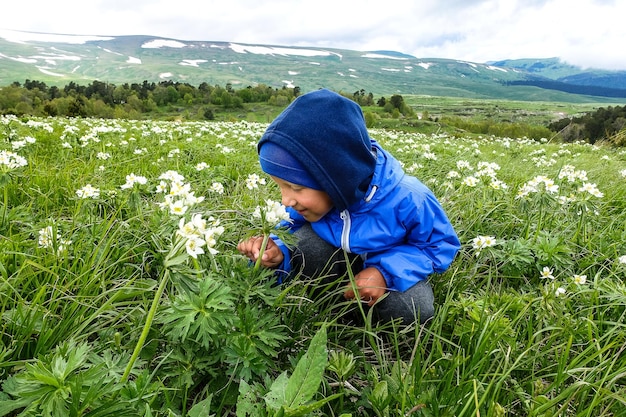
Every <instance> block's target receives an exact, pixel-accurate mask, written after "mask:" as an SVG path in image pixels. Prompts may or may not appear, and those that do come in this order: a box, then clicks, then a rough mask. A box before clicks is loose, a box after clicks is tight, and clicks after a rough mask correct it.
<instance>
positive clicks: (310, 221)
mask: <svg viewBox="0 0 626 417" xmlns="http://www.w3.org/2000/svg"><path fill="white" fill-rule="evenodd" d="M258 152H259V161H260V163H261V168H262V169H263V171H264V172H265V173H267V174H269V175H270V176H271V178H272V180H274V181H275V182H276V183H277V184H278V186H279V188H280V193H281V196H282V204H283V205H285V206H286V207H287V211H288V213H289V215H290V217H291V219H292V222H291V223H286V222H284V223H283V224H282V225H283V226H288V227H289V228H290V231H292V232H293V233H294V235H295V236H296V238H297V243H296V244H295V247H294V248H288V247H287V246H285V245H284V244H283V243H282V242H281V241H280V240H278V239H274V240H270V241H269V243H268V245H267V248H266V250H265V251H264V253H263V256H262V259H261V264H262V265H263V266H265V267H267V268H274V269H276V270H278V271H281V272H285V273H287V274H288V276H290V277H293V276H304V277H315V276H319V275H320V274H324V282H329V280H331V279H334V280H337V279H338V278H340V277H343V278H345V277H346V276H347V275H346V274H347V268H348V267H350V268H352V272H353V273H354V274H355V275H354V278H355V284H356V292H355V291H353V289H352V288H353V287H352V286H351V285H349V284H345V285H346V286H345V288H344V290H342V291H344V292H343V296H344V297H345V298H346V299H348V300H351V299H355V300H358V301H361V302H364V303H366V304H367V305H368V306H369V307H372V308H373V309H374V311H373V313H374V315H375V317H376V319H377V321H383V322H388V321H391V320H395V319H401V321H402V323H403V324H410V323H413V322H416V321H419V322H420V323H424V322H425V321H426V320H428V319H429V318H431V317H432V316H433V314H434V297H433V292H432V288H431V286H430V284H429V282H428V280H427V278H428V276H429V275H430V274H432V273H434V272H437V273H441V272H443V271H445V270H446V269H447V268H448V266H449V265H450V263H451V262H452V260H453V259H454V257H455V255H456V253H457V251H458V250H459V248H460V243H459V240H458V238H457V236H456V233H455V232H454V229H453V228H452V225H451V224H450V222H449V220H448V218H447V216H446V214H445V212H444V210H443V208H442V207H441V205H440V203H439V202H438V201H437V199H436V198H435V196H434V195H433V193H432V192H431V191H430V190H429V189H428V188H427V187H426V186H425V185H424V184H422V183H421V182H420V181H419V180H418V179H417V178H415V177H411V176H409V175H406V174H405V173H404V172H403V170H402V168H401V166H400V163H399V162H398V161H397V160H396V159H395V158H394V157H393V156H391V155H390V154H389V153H388V152H387V151H385V150H384V149H383V148H381V147H380V145H379V144H378V143H377V142H376V141H374V140H372V139H370V137H369V135H368V132H367V128H366V126H365V120H364V118H363V113H362V112H361V108H360V107H359V106H358V105H357V104H356V103H355V102H353V101H352V100H349V99H347V98H344V97H343V96H341V95H339V94H337V93H334V92H332V91H330V90H326V89H322V90H317V91H314V92H310V93H307V94H304V95H302V96H300V97H298V98H297V99H296V100H294V101H293V102H292V103H291V104H290V105H289V106H288V107H287V108H286V109H285V110H284V111H283V112H282V113H281V114H280V115H279V116H278V117H277V118H276V119H275V120H274V121H273V122H272V123H271V124H270V125H269V127H268V128H267V130H266V131H265V133H264V135H263V137H262V138H261V139H260V141H259V143H258ZM261 243H262V239H261V238H259V237H252V238H250V239H247V240H245V241H242V242H240V243H239V245H238V246H237V248H238V250H239V251H240V252H241V253H242V254H244V255H246V256H247V257H248V258H250V259H251V260H252V261H254V262H256V260H257V258H258V256H259V252H260V248H261ZM344 251H345V252H347V253H348V254H349V259H350V261H351V263H350V264H349V265H348V264H346V263H345V256H344ZM344 282H347V281H344ZM386 293H387V296H386V297H383V298H382V299H381V297H382V296H383V295H385V294H386ZM379 299H380V302H378V300H379Z"/></svg>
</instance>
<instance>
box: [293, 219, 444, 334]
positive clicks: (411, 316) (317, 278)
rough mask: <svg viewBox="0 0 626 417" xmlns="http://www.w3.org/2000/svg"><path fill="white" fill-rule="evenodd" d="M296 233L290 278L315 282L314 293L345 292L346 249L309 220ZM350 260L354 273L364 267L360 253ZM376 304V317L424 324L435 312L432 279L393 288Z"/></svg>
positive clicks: (349, 258)
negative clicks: (324, 237)
mask: <svg viewBox="0 0 626 417" xmlns="http://www.w3.org/2000/svg"><path fill="white" fill-rule="evenodd" d="M294 235H295V236H296V237H297V243H296V247H295V248H294V250H293V251H292V254H291V269H292V272H291V274H290V278H295V277H298V278H299V279H303V280H306V279H310V280H312V282H315V285H316V288H314V289H313V291H312V293H313V294H314V295H322V294H320V292H321V291H329V290H330V291H332V290H333V289H335V290H337V289H339V292H340V293H343V290H345V289H346V286H347V285H348V276H347V272H348V264H347V263H346V256H345V254H344V252H343V250H341V249H337V248H336V247H334V246H332V245H330V244H328V243H327V242H326V241H324V240H322V239H321V238H320V237H319V236H317V234H316V233H315V232H314V231H313V229H312V228H311V226H310V225H309V224H305V225H304V226H303V227H302V228H300V229H299V230H298V231H296V232H295V233H294ZM348 261H349V263H350V265H349V266H350V268H351V270H352V273H353V274H355V275H356V274H357V273H359V272H360V271H361V270H362V269H363V262H362V261H361V258H360V257H359V256H358V255H354V254H348ZM316 290H317V291H316ZM365 308H366V309H367V305H365ZM372 308H373V311H372V315H373V317H374V320H375V321H376V322H379V323H385V322H390V321H392V320H396V319H401V321H402V324H404V325H408V324H411V323H415V322H416V321H419V322H420V323H421V324H423V323H424V322H426V321H427V320H428V319H430V318H431V317H432V316H433V314H434V310H435V309H434V296H433V290H432V287H431V285H430V283H429V282H428V281H426V280H424V281H420V282H418V283H417V284H415V285H414V286H413V287H411V288H409V289H408V290H406V291H405V292H398V291H389V292H388V293H387V294H386V297H384V299H382V300H380V301H379V302H378V303H376V304H375V305H374V307H372Z"/></svg>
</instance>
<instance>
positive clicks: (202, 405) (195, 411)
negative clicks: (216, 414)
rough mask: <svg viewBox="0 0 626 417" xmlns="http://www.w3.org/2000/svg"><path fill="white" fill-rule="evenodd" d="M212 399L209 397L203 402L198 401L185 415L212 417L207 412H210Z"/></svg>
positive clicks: (190, 416)
mask: <svg viewBox="0 0 626 417" xmlns="http://www.w3.org/2000/svg"><path fill="white" fill-rule="evenodd" d="M212 399H213V396H212V395H209V396H208V397H206V398H205V399H204V400H202V401H200V402H199V403H196V404H195V405H194V406H193V407H191V409H189V412H188V413H187V415H188V416H189V417H208V416H210V415H212V414H209V411H211V400H212Z"/></svg>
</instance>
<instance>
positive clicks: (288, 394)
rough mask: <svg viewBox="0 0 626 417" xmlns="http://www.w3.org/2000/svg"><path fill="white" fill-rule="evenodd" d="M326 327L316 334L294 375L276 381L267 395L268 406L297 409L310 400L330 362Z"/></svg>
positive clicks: (282, 376) (283, 376) (283, 375)
mask: <svg viewBox="0 0 626 417" xmlns="http://www.w3.org/2000/svg"><path fill="white" fill-rule="evenodd" d="M326 342H327V336H326V327H322V328H321V329H320V330H318V332H317V333H316V334H315V336H314V337H313V339H312V340H311V344H310V345H309V349H308V350H307V352H306V353H305V354H304V356H302V358H300V360H299V361H298V363H297V364H296V368H295V370H294V372H293V375H291V377H290V378H289V379H288V380H287V381H286V382H285V377H286V376H285V374H282V375H281V376H280V377H278V378H277V379H276V381H274V383H273V384H272V387H271V389H270V392H269V393H268V395H267V396H266V401H267V404H268V406H270V407H272V408H274V409H276V410H277V409H279V408H280V406H281V405H282V406H284V408H285V410H295V409H297V408H298V407H300V406H302V405H304V404H306V403H307V402H308V401H310V400H311V399H312V398H313V396H314V395H315V393H316V392H317V389H318V387H319V385H320V383H321V382H322V378H323V376H324V370H325V369H326V364H327V363H328V353H327V351H326Z"/></svg>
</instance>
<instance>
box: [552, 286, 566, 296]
mask: <svg viewBox="0 0 626 417" xmlns="http://www.w3.org/2000/svg"><path fill="white" fill-rule="evenodd" d="M564 294H565V288H563V287H559V288H557V289H556V291H554V295H556V296H557V297H559V296H561V295H564Z"/></svg>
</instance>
